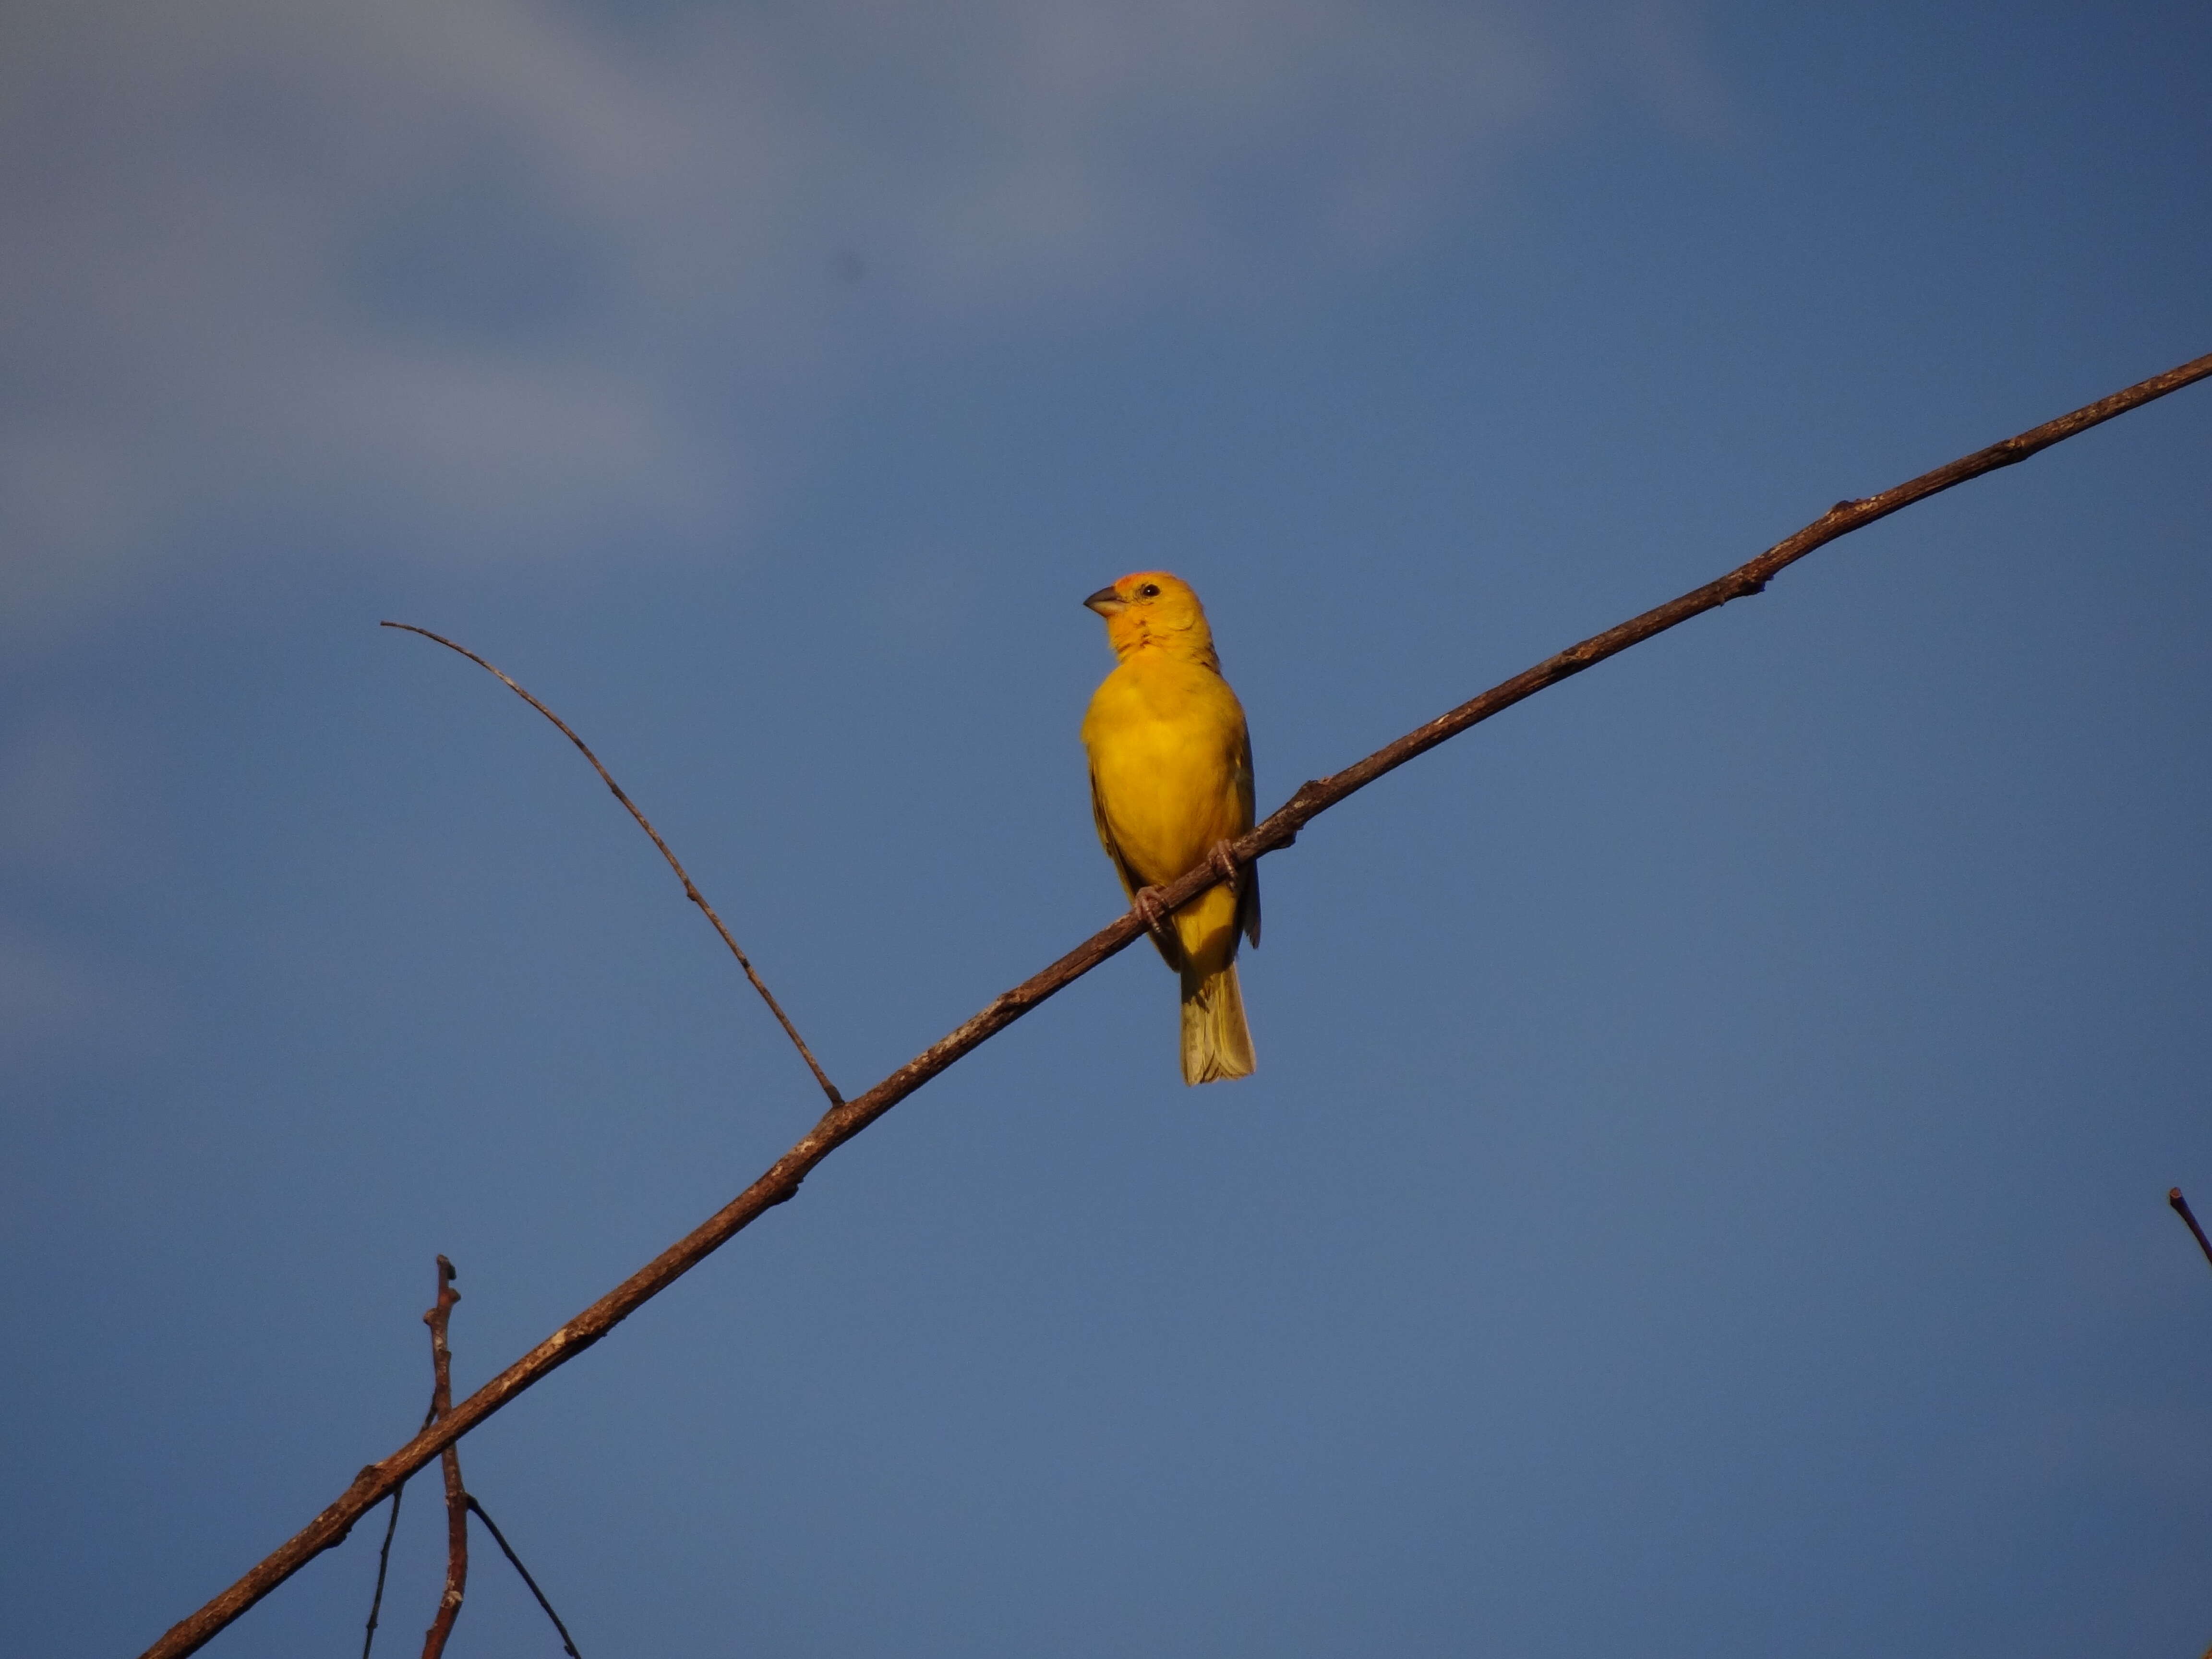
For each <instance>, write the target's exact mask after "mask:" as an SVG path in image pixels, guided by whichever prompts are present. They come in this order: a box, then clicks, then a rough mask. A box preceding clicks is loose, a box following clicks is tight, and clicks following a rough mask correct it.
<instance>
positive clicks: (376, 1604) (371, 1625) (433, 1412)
mask: <svg viewBox="0 0 2212 1659" xmlns="http://www.w3.org/2000/svg"><path fill="white" fill-rule="evenodd" d="M437 1420H438V1390H437V1389H436V1387H435V1384H434V1385H433V1386H432V1388H431V1390H430V1409H429V1410H428V1411H427V1412H424V1413H422V1426H423V1427H424V1428H426V1429H427V1428H428V1427H429V1426H430V1425H432V1424H433V1423H435V1422H436V1421H437ZM406 1495H407V1483H406V1482H405V1481H404V1480H403V1481H401V1482H400V1483H399V1484H398V1486H394V1487H393V1488H392V1516H391V1518H390V1519H389V1520H387V1521H386V1522H385V1523H384V1545H383V1547H381V1548H380V1549H379V1550H378V1551H377V1552H376V1594H375V1595H372V1596H370V1597H369V1598H368V1630H367V1631H366V1632H363V1633H362V1638H361V1659H368V1650H370V1649H371V1648H373V1647H374V1646H375V1645H376V1614H377V1610H378V1609H379V1608H380V1607H382V1606H383V1605H384V1575H385V1573H386V1571H389V1570H390V1568H391V1566H392V1534H393V1533H395V1532H398V1530H399V1500H400V1499H401V1498H404V1497H405V1496H406Z"/></svg>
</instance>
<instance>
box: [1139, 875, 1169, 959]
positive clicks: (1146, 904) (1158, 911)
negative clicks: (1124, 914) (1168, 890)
mask: <svg viewBox="0 0 2212 1659" xmlns="http://www.w3.org/2000/svg"><path fill="white" fill-rule="evenodd" d="M1129 908H1131V909H1132V910H1134V911H1135V912H1136V913H1137V920H1138V921H1141V922H1143V923H1144V924H1145V931H1146V933H1150V934H1151V935H1152V937H1153V938H1154V939H1158V941H1159V942H1160V943H1161V944H1162V945H1166V944H1167V943H1168V911H1167V907H1166V906H1165V905H1164V904H1162V903H1161V902H1160V896H1159V890H1158V888H1156V887H1139V889H1138V890H1136V891H1135V892H1134V893H1133V894H1131V895H1130V896H1129Z"/></svg>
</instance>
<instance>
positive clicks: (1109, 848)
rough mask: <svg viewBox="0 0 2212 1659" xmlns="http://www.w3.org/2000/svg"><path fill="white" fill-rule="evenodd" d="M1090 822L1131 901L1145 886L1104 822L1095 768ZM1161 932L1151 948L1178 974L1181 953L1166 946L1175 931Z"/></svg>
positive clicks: (1108, 824) (1104, 806)
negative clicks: (1161, 934) (1164, 936)
mask: <svg viewBox="0 0 2212 1659" xmlns="http://www.w3.org/2000/svg"><path fill="white" fill-rule="evenodd" d="M1091 823H1095V824H1097V826H1098V844H1099V845H1100V846H1101V847H1103V848H1105V849H1106V856H1107V857H1108V858H1109V859H1110V860H1113V864H1114V873H1115V875H1117V876H1119V877H1121V890H1122V891H1123V892H1125V893H1127V895H1128V896H1129V897H1130V898H1131V900H1132V901H1133V900H1134V899H1135V898H1136V896H1137V889H1139V887H1141V886H1143V885H1144V883H1142V882H1140V881H1139V880H1138V879H1137V874H1136V872H1135V871H1133V870H1132V869H1130V868H1129V862H1128V860H1127V859H1125V858H1123V857H1122V856H1121V846H1120V845H1119V843H1117V842H1115V839H1114V826H1113V825H1112V824H1110V823H1107V822H1106V803H1105V802H1104V801H1103V800H1101V799H1099V798H1098V773H1097V769H1095V768H1094V769H1092V771H1091ZM1162 931H1163V932H1164V933H1165V934H1166V935H1167V938H1166V939H1163V938H1162V937H1161V936H1160V934H1158V933H1154V934H1152V948H1153V949H1154V950H1156V951H1158V952H1159V953H1160V956H1161V957H1162V959H1163V960H1164V961H1165V962H1166V963H1167V965H1168V966H1169V967H1170V968H1172V969H1175V970H1176V972H1178V973H1180V972H1182V952H1181V951H1170V949H1169V946H1168V940H1169V939H1173V938H1174V937H1175V929H1174V928H1173V927H1167V928H1164V929H1163V930H1162Z"/></svg>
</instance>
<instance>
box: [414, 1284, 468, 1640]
mask: <svg viewBox="0 0 2212 1659" xmlns="http://www.w3.org/2000/svg"><path fill="white" fill-rule="evenodd" d="M460 1299H461V1293H460V1292H459V1291H457V1290H455V1289H454V1288H453V1263H452V1262H450V1261H447V1260H446V1258H445V1257H444V1256H442V1255H441V1256H440V1257H439V1258H438V1300H437V1303H436V1304H435V1306H434V1307H432V1308H431V1310H429V1311H428V1313H426V1314H424V1315H423V1316H422V1322H423V1323H424V1324H426V1325H428V1327H429V1328H430V1369H431V1372H432V1374H433V1376H435V1378H436V1381H435V1383H434V1384H433V1385H432V1393H431V1396H430V1417H431V1420H432V1421H433V1422H435V1421H437V1420H438V1419H442V1418H446V1417H449V1416H451V1415H452V1414H453V1350H452V1349H451V1348H450V1347H448V1346H447V1343H446V1330H447V1326H448V1325H449V1324H450V1323H451V1322H452V1320H453V1304H455V1303H456V1302H459V1300H460ZM441 1459H442V1461H443V1462H444V1465H445V1473H446V1593H445V1594H444V1595H441V1596H440V1597H439V1598H438V1616H437V1617H436V1618H435V1619H434V1620H431V1621H430V1628H429V1629H428V1630H427V1631H425V1632H423V1633H422V1659H442V1656H443V1655H444V1653H445V1651H446V1638H447V1637H449V1636H451V1635H452V1634H453V1621H454V1620H456V1619H459V1617H460V1616H461V1598H462V1596H464V1595H466V1594H467V1593H468V1588H469V1494H468V1492H467V1491H466V1490H465V1488H464V1487H463V1486H462V1485H461V1449H460V1447H459V1444H458V1443H447V1447H446V1449H445V1451H444V1452H443V1453H442V1454H441Z"/></svg>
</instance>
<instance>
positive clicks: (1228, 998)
mask: <svg viewBox="0 0 2212 1659" xmlns="http://www.w3.org/2000/svg"><path fill="white" fill-rule="evenodd" d="M1251 1075H1252V1028H1251V1027H1250V1026H1249V1025H1247V1024H1245V1023H1244V993H1243V990H1242V989H1241V988H1240V987H1238V985H1237V964H1236V963H1233V962H1232V963H1229V965H1228V966H1226V967H1225V968H1222V969H1218V971H1216V972H1214V973H1211V974H1194V973H1193V972H1191V971H1190V970H1189V969H1184V970H1183V975H1182V1080H1183V1081H1184V1082H1185V1083H1217V1082H1219V1081H1220V1080H1221V1079H1224V1078H1231V1077H1249V1076H1251Z"/></svg>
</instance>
